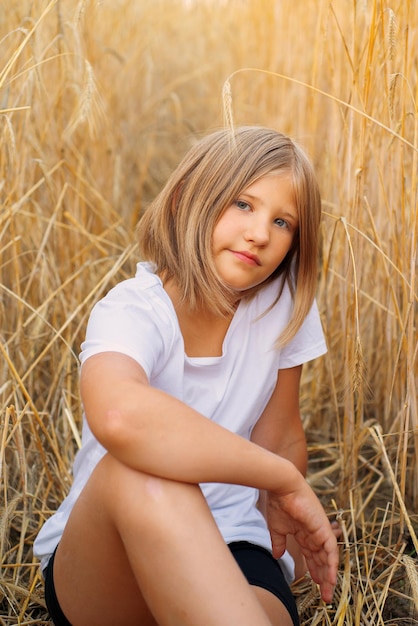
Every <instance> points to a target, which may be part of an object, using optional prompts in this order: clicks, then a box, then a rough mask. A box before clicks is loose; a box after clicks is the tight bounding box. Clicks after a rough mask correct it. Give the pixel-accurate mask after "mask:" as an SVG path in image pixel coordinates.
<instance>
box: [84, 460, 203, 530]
mask: <svg viewBox="0 0 418 626" xmlns="http://www.w3.org/2000/svg"><path fill="white" fill-rule="evenodd" d="M95 471H97V473H98V474H99V476H98V478H99V488H101V489H103V493H104V496H105V503H106V506H107V507H108V508H109V511H110V514H111V516H114V517H115V519H118V518H120V517H121V516H122V517H123V519H124V520H125V521H126V520H127V518H129V517H133V518H134V519H135V523H137V524H140V523H143V524H144V525H146V524H147V523H152V524H153V525H155V524H156V523H157V522H158V520H160V521H161V522H162V523H167V522H168V520H169V519H171V520H172V516H173V511H178V510H179V505H180V503H182V506H183V505H184V506H187V505H189V504H190V503H191V502H193V501H199V500H203V495H202V493H201V490H200V487H199V486H198V485H193V484H189V483H181V482H177V481H173V480H169V479H165V478H160V477H158V476H152V475H151V474H147V473H145V472H141V471H138V470H135V469H132V468H130V467H129V466H127V465H125V464H123V463H121V462H120V461H118V460H117V459H115V458H114V457H112V456H111V455H110V454H107V455H105V457H104V458H103V459H102V461H101V462H100V463H99V465H98V466H97V467H96V470H95Z"/></svg>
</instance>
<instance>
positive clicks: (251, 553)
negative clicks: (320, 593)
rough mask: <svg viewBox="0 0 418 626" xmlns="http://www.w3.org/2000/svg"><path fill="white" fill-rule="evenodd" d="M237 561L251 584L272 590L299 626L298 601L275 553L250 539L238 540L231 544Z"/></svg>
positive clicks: (295, 625) (296, 625) (294, 622)
mask: <svg viewBox="0 0 418 626" xmlns="http://www.w3.org/2000/svg"><path fill="white" fill-rule="evenodd" d="M229 549H230V550H231V552H232V554H233V556H234V558H235V560H236V562H237V563H238V565H239V566H240V568H241V571H242V573H243V574H244V576H245V578H246V579H247V580H248V582H249V583H250V585H256V586H257V587H262V588H263V589H266V590H267V591H270V592H271V593H272V594H274V595H275V596H276V597H277V598H279V600H280V602H281V603H282V604H283V605H284V606H285V607H286V609H287V611H288V613H289V615H290V617H291V618H292V622H293V624H294V626H299V624H300V622H299V615H298V611H297V608H296V602H295V599H294V597H293V595H292V592H291V590H290V587H289V585H288V583H287V582H286V579H285V577H284V575H283V572H282V570H281V567H280V565H279V562H278V561H277V560H276V559H275V558H274V557H273V555H272V554H271V553H270V552H269V551H268V550H266V549H265V548H262V547H261V546H256V545H254V544H253V543H249V542H248V541H236V542H234V543H230V544H229Z"/></svg>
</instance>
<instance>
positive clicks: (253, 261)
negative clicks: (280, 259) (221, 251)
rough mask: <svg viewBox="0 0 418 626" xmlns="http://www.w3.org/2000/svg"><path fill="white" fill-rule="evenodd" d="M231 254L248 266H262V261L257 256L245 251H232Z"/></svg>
mask: <svg viewBox="0 0 418 626" xmlns="http://www.w3.org/2000/svg"><path fill="white" fill-rule="evenodd" d="M231 252H232V254H233V255H234V256H235V257H236V258H237V259H240V261H243V262H244V263H247V264H248V265H261V261H260V259H259V258H258V256H257V255H256V254H252V253H251V252H246V251H243V250H231Z"/></svg>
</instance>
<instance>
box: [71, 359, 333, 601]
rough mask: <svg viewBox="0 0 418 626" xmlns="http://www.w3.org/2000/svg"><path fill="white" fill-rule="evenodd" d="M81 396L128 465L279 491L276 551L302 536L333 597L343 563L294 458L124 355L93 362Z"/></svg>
mask: <svg viewBox="0 0 418 626" xmlns="http://www.w3.org/2000/svg"><path fill="white" fill-rule="evenodd" d="M81 395H82V401H83V405H84V409H85V413H86V418H87V420H88V423H89V425H90V428H91V430H92V432H93V434H94V435H95V436H96V438H97V439H98V441H99V442H100V443H101V444H102V445H103V446H104V447H105V448H106V449H107V450H108V451H109V453H110V454H112V455H113V456H114V457H115V458H117V459H118V460H119V461H120V462H122V463H125V464H126V465H128V466H130V467H132V468H134V469H137V470H139V471H143V472H145V473H148V474H152V475H155V476H160V477H163V478H168V479H172V480H177V481H182V482H190V483H200V482H226V483H233V484H242V485H248V486H251V487H255V488H258V489H266V490H267V491H269V492H270V493H271V494H274V500H272V499H270V505H269V510H270V513H269V526H270V532H271V533H272V536H273V537H274V539H273V548H274V551H275V555H276V556H280V555H281V554H282V553H283V551H284V549H285V545H286V535H287V534H294V535H295V537H296V539H297V541H298V543H299V544H300V545H301V546H302V550H303V551H304V554H305V556H306V558H307V560H308V566H309V569H310V571H311V574H312V577H313V578H314V580H316V582H318V583H319V584H320V585H321V588H322V594H323V597H324V600H327V601H329V600H330V599H331V597H332V590H333V585H334V584H335V578H336V569H337V563H338V554H337V550H336V541H335V537H334V536H333V534H332V533H331V530H330V527H329V524H328V525H326V521H327V518H326V515H325V513H324V511H323V509H322V507H321V505H320V503H319V501H318V500H317V498H316V496H315V495H314V494H313V492H312V490H311V489H310V487H309V486H308V485H307V483H306V481H305V480H304V479H303V476H302V475H301V473H300V472H299V471H298V470H297V469H296V468H295V466H294V465H293V464H292V463H290V462H289V461H287V460H286V459H283V458H281V457H279V456H277V455H276V454H274V453H272V452H270V451H269V450H266V449H264V448H263V447H261V446H259V445H256V444H255V443H252V442H249V441H246V440H245V439H244V438H242V437H240V436H238V435H235V434H233V433H231V432H230V431H228V430H226V429H224V428H222V427H221V426H219V425H218V424H216V423H214V422H212V421H210V420H209V419H207V418H206V417H204V416H202V415H201V414H199V413H198V412H196V411H194V410H193V409H192V408H190V407H188V406H187V405H185V404H184V403H183V402H181V401H179V400H177V399H176V398H174V397H172V396H170V395H168V394H166V393H164V392H162V391H160V390H157V389H155V388H153V387H151V386H150V385H149V383H148V380H147V377H146V375H145V372H144V371H143V370H142V368H141V367H140V366H139V365H138V364H137V363H136V362H135V361H134V360H133V359H131V358H129V357H127V356H125V355H122V354H119V353H114V352H107V353H102V354H97V355H95V356H92V357H90V358H89V359H87V361H85V363H84V364H83V367H82V371H81Z"/></svg>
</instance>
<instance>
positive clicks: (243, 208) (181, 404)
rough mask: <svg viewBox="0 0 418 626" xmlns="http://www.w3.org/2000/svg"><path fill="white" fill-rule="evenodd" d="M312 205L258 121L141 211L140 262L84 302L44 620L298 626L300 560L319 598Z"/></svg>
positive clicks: (49, 545) (306, 182)
mask: <svg viewBox="0 0 418 626" xmlns="http://www.w3.org/2000/svg"><path fill="white" fill-rule="evenodd" d="M320 213H321V206H320V197H319V192H318V187H317V183H316V180H315V177H314V174H313V171H312V167H311V165H310V163H309V161H308V160H307V158H306V156H305V155H304V153H303V152H302V150H301V149H300V148H299V147H298V146H297V145H296V144H295V143H294V142H293V141H291V140H290V139H289V138H287V137H285V136H283V135H282V134H281V133H279V132H277V131H275V130H270V129H266V128H259V127H243V128H238V129H236V130H234V131H231V130H221V131H219V132H216V133H214V134H212V135H210V136H209V137H207V138H206V139H204V140H202V141H201V142H199V143H197V144H196V145H195V146H194V147H193V148H192V149H191V151H190V152H189V153H188V154H187V155H186V157H185V158H184V159H183V161H182V162H181V163H180V165H179V166H178V168H177V169H176V170H175V172H174V173H173V174H172V176H171V178H170V179H169V181H168V182H167V184H166V186H165V188H164V189H163V191H162V192H161V193H160V195H159V196H158V197H157V198H156V200H155V201H154V202H153V203H152V204H151V206H150V207H149V209H148V211H147V212H146V213H145V215H144V217H143V218H142V220H141V221H140V223H139V228H138V235H139V245H140V252H141V255H142V258H143V259H145V260H146V262H142V263H139V264H138V269H137V274H136V276H135V278H132V279H130V280H127V281H124V282H122V283H120V284H119V285H117V286H116V287H115V288H114V289H113V290H111V291H110V293H109V294H108V295H107V296H106V297H105V298H103V300H101V301H100V302H99V303H98V304H97V305H96V306H95V307H94V309H93V311H92V314H91V317H90V320H89V323H88V328H87V336H86V340H85V342H84V343H83V345H82V352H81V363H82V367H81V381H80V384H81V397H82V402H83V408H84V412H85V420H84V425H83V447H82V449H81V451H80V452H79V453H78V456H77V458H76V461H75V465H74V483H73V486H72V488H71V491H70V493H69V495H68V497H67V498H66V499H65V500H64V502H63V503H62V505H61V506H60V508H59V509H58V511H57V513H56V514H55V515H54V516H52V518H51V519H49V520H48V521H47V522H46V524H45V525H44V527H43V528H42V530H41V532H40V534H39V535H38V537H37V540H36V542H35V554H36V555H37V556H38V557H39V558H41V566H42V568H43V571H44V573H45V579H46V580H45V586H46V598H47V604H48V607H49V610H50V613H51V616H52V618H53V620H54V623H55V624H56V625H57V626H59V625H61V624H73V625H74V626H87V625H88V626H92V625H96V624H97V625H100V626H125V625H126V626H128V625H129V626H132V625H133V624H138V625H141V626H151V625H154V626H155V625H156V624H159V625H163V626H188V625H193V626H267V625H270V626H271V625H279V624H280V626H291V624H292V623H293V624H295V625H296V624H298V623H299V622H298V617H297V612H296V606H295V603H294V600H293V598H292V595H291V593H290V589H289V582H290V581H292V580H293V578H294V576H295V573H296V576H299V575H301V574H303V572H304V570H305V560H306V565H307V567H308V568H309V570H310V573H311V575H312V578H313V579H314V580H315V581H316V582H317V583H318V584H319V585H320V588H321V593H322V597H323V599H324V600H325V601H330V600H331V598H332V592H333V586H334V584H335V581H336V570H337V561H338V558H337V545H336V538H335V535H334V533H333V531H332V529H331V526H330V524H329V523H328V521H327V517H326V515H325V513H324V511H323V509H322V507H321V505H320V504H319V502H318V500H317V498H316V496H315V495H314V494H313V492H312V491H311V489H310V487H309V486H308V484H307V483H306V481H305V479H304V478H303V475H304V473H305V471H306V463H307V461H306V444H305V437H304V433H303V429H302V423H301V418H300V414H299V402H298V393H299V381H300V376H301V369H302V364H303V363H304V362H306V361H308V360H310V359H312V358H314V357H317V356H319V355H320V354H323V353H324V352H325V342H324V337H323V334H322V330H321V325H320V321H319V315H318V311H317V308H316V305H315V302H314V294H315V288H316V278H317V254H318V228H319V222H320ZM57 546H58V547H57ZM277 559H279V560H277ZM295 566H296V572H295Z"/></svg>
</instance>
